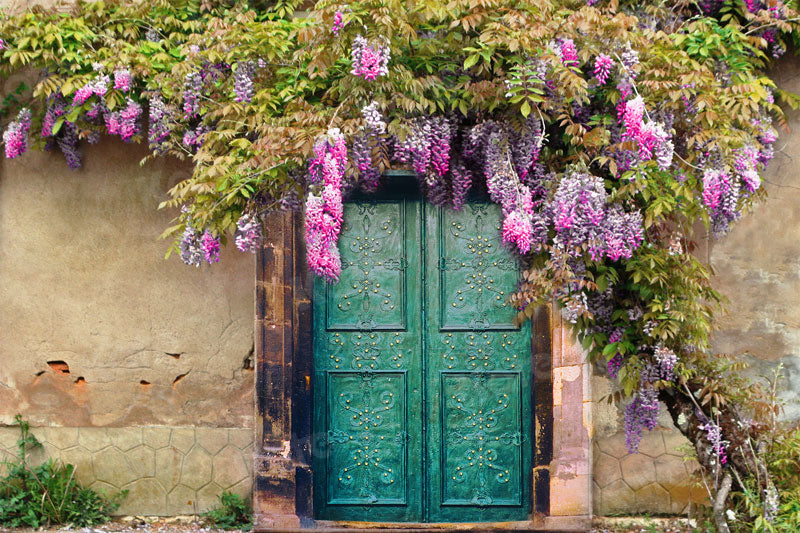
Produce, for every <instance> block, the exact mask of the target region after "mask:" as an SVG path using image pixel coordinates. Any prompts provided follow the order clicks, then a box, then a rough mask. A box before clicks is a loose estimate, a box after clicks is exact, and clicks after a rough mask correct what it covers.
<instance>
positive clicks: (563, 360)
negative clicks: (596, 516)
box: [546, 304, 592, 530]
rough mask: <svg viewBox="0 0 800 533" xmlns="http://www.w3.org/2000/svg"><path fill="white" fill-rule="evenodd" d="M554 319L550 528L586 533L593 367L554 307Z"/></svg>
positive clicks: (589, 504) (589, 505) (589, 513)
mask: <svg viewBox="0 0 800 533" xmlns="http://www.w3.org/2000/svg"><path fill="white" fill-rule="evenodd" d="M551 317H552V318H551V320H552V322H551V327H552V342H553V345H552V384H553V456H552V460H551V462H550V513H549V516H548V517H547V518H546V526H547V527H548V529H561V530H570V529H574V530H585V528H586V527H588V526H589V525H590V524H591V518H592V391H591V378H592V367H591V364H590V363H589V362H588V359H587V356H586V352H585V351H584V350H583V348H582V347H581V344H580V342H579V341H578V339H577V338H576V337H575V336H574V335H573V333H572V331H571V328H570V327H569V326H570V324H569V322H568V321H566V320H564V318H563V316H562V314H561V310H560V309H559V307H558V306H557V305H556V304H553V306H552V309H551Z"/></svg>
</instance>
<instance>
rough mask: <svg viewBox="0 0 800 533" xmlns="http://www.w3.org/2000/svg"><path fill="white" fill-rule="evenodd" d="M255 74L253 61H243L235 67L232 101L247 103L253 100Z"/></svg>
mask: <svg viewBox="0 0 800 533" xmlns="http://www.w3.org/2000/svg"><path fill="white" fill-rule="evenodd" d="M255 73H256V64H255V63H254V62H253V61H243V62H241V63H239V64H238V65H237V66H236V70H235V71H234V73H233V92H234V93H236V96H235V97H234V100H235V101H237V102H245V103H249V102H251V101H252V100H253V92H254V87H253V78H254V76H255Z"/></svg>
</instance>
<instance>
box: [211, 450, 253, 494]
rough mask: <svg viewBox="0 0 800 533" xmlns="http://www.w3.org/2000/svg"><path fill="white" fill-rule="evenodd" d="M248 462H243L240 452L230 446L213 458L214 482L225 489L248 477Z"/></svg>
mask: <svg viewBox="0 0 800 533" xmlns="http://www.w3.org/2000/svg"><path fill="white" fill-rule="evenodd" d="M249 464H250V462H249V461H248V462H245V460H244V457H243V456H242V452H241V450H239V449H238V448H235V447H233V446H231V445H228V446H226V447H225V448H223V449H222V450H221V451H220V452H219V453H218V454H217V455H216V457H214V481H215V482H216V483H217V484H218V485H219V486H220V487H222V488H224V489H227V488H228V487H231V486H233V485H235V484H236V483H239V482H240V481H241V480H243V479H245V478H246V477H249V476H250V471H251V470H250V467H249V466H248V465H249Z"/></svg>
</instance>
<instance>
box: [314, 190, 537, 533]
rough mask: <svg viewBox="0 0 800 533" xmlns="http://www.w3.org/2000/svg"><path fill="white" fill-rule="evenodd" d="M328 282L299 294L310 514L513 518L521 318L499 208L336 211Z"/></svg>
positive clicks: (524, 375) (526, 351)
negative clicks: (513, 301)
mask: <svg viewBox="0 0 800 533" xmlns="http://www.w3.org/2000/svg"><path fill="white" fill-rule="evenodd" d="M344 216H345V224H344V227H343V230H342V235H341V237H340V241H339V249H340V251H341V254H342V276H341V279H340V281H339V283H338V284H335V285H327V284H326V283H324V282H323V281H320V280H317V282H316V286H315V297H314V321H315V322H314V324H315V326H314V328H315V331H314V354H315V361H314V364H315V381H314V435H315V438H314V439H313V442H314V450H313V453H314V480H315V481H314V502H315V514H316V518H318V519H328V520H358V521H404V522H422V521H426V522H487V521H506V520H525V519H527V517H528V516H529V513H530V501H531V425H532V420H533V416H532V413H531V396H532V395H531V387H532V380H531V368H530V367H531V363H530V358H531V344H530V338H531V335H530V326H529V325H525V326H524V327H522V328H517V327H515V326H514V324H513V322H512V320H513V317H514V316H515V314H516V312H515V310H514V309H513V307H512V306H510V305H509V304H507V297H508V295H509V292H510V291H513V290H514V289H515V288H516V286H517V282H518V263H517V261H516V259H515V258H514V257H513V256H512V254H510V253H509V252H508V251H507V250H505V249H504V247H503V245H502V243H501V240H500V213H499V209H498V208H497V207H496V206H495V205H493V204H488V203H478V202H473V203H469V204H467V205H465V206H464V207H463V208H462V209H460V210H459V211H454V210H452V209H442V208H437V207H434V206H431V205H429V204H426V203H425V202H422V201H415V200H413V199H407V198H405V199H404V198H403V197H402V196H398V197H396V198H391V197H388V198H383V199H380V200H373V201H363V202H354V203H350V204H346V206H345V215H344Z"/></svg>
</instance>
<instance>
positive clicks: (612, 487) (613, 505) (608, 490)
mask: <svg viewBox="0 0 800 533" xmlns="http://www.w3.org/2000/svg"><path fill="white" fill-rule="evenodd" d="M635 504H636V495H635V494H634V492H633V490H631V488H630V487H629V486H628V485H627V484H626V483H625V482H624V481H623V480H621V479H618V480H617V481H614V482H613V483H611V484H609V485H607V486H606V487H603V500H602V502H601V505H600V507H599V508H596V509H595V510H596V512H597V514H599V515H612V514H630V513H631V509H632V508H633V506H634V505H635Z"/></svg>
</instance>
